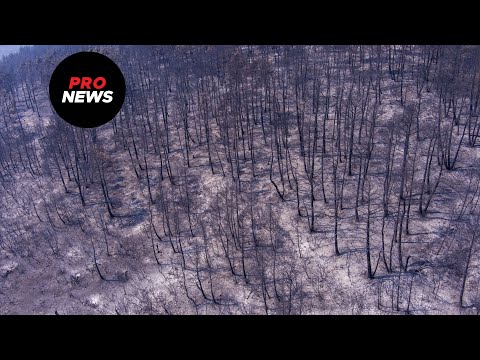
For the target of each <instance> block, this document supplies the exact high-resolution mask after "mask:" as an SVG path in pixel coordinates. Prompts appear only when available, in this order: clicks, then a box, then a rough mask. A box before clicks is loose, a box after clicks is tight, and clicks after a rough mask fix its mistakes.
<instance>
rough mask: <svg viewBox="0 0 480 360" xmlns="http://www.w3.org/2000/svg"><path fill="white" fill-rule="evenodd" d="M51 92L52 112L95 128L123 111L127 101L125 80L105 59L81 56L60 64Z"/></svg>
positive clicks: (100, 55)
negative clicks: (53, 110)
mask: <svg viewBox="0 0 480 360" xmlns="http://www.w3.org/2000/svg"><path fill="white" fill-rule="evenodd" d="M49 90H50V101H51V102H52V105H53V108H54V109H55V111H56V112H57V114H58V115H59V116H60V117H61V118H62V119H63V120H65V121H66V122H68V123H69V124H71V125H74V126H78V127H81V128H94V127H97V126H100V125H103V124H106V123H107V122H109V121H110V120H112V119H113V118H114V117H115V115H117V113H118V112H119V111H120V109H121V107H122V105H123V101H124V100H125V78H124V77H123V74H122V72H121V71H120V69H119V68H118V66H117V64H115V63H114V62H113V61H112V60H110V59H109V58H108V57H106V56H105V55H102V54H99V53H96V52H79V53H76V54H73V55H70V56H69V57H67V58H66V59H64V60H63V61H62V62H61V63H60V64H58V66H57V68H56V69H55V71H54V72H53V74H52V77H51V79H50V87H49Z"/></svg>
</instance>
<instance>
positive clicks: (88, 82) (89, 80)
mask: <svg viewBox="0 0 480 360" xmlns="http://www.w3.org/2000/svg"><path fill="white" fill-rule="evenodd" d="M91 84H92V78H91V77H82V83H81V84H80V89H89V90H90V85H91Z"/></svg>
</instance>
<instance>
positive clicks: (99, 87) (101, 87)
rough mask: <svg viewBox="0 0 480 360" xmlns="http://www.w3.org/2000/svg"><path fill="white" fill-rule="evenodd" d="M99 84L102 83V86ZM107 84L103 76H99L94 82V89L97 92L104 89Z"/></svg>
mask: <svg viewBox="0 0 480 360" xmlns="http://www.w3.org/2000/svg"><path fill="white" fill-rule="evenodd" d="M99 82H101V85H99V84H98V83H99ZM106 84H107V80H105V78H104V77H102V76H99V77H97V78H96V79H95V80H93V87H94V88H95V89H97V90H100V89H103V88H104V87H105V85H106Z"/></svg>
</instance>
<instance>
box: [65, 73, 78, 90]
mask: <svg viewBox="0 0 480 360" xmlns="http://www.w3.org/2000/svg"><path fill="white" fill-rule="evenodd" d="M78 84H80V78H79V77H76V76H72V77H71V78H70V84H69V85H68V88H69V89H73V87H74V86H76V85H78Z"/></svg>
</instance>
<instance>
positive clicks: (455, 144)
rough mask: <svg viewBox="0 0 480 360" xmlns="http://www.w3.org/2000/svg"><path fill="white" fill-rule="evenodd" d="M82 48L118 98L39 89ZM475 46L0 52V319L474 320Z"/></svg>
mask: <svg viewBox="0 0 480 360" xmlns="http://www.w3.org/2000/svg"><path fill="white" fill-rule="evenodd" d="M79 51H95V52H99V53H101V54H105V55H107V56H108V57H109V58H110V59H112V60H113V61H114V62H115V63H116V64H117V65H118V67H119V68H120V69H121V71H122V73H123V75H124V77H125V82H126V97H125V101H124V104H123V106H122V108H121V110H120V112H119V113H118V114H117V115H116V116H115V118H114V119H113V120H112V121H111V122H109V123H107V124H105V125H102V126H100V127H98V128H94V129H84V128H78V127H75V126H72V125H70V124H68V123H66V122H65V121H63V120H62V119H61V118H60V117H59V116H58V115H57V113H56V112H55V111H54V109H53V108H52V106H51V103H50V100H49V81H50V76H51V74H52V72H53V70H54V69H55V67H56V66H57V65H58V63H59V62H61V61H62V60H63V59H64V58H66V57H67V56H68V55H71V54H73V53H76V52H79ZM479 101H480V48H479V47H478V46H462V45H455V46H446V45H445V46H439V45H436V46H427V45H390V46H388V45H348V46H333V45H325V46H286V45H282V46H272V45H268V46H253V45H245V46H200V45H195V46H126V45H125V46H123V45H122V46H120V45H116V46H113V45H105V46H99V45H95V46H70V45H69V46H60V45H55V46H53V45H52V46H44V45H37V46H29V47H23V48H21V49H20V51H19V52H17V53H14V54H10V55H8V56H4V57H3V59H0V194H1V196H0V314H60V315H65V314H113V315H114V314H118V315H127V314H259V315H261V314H282V315H289V314H291V315H293V314H419V315H422V314H472V315H475V314H477V315H478V314H479V312H480V291H479V284H480V240H479V238H480V206H479V200H480V119H479V115H480V103H479Z"/></svg>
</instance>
